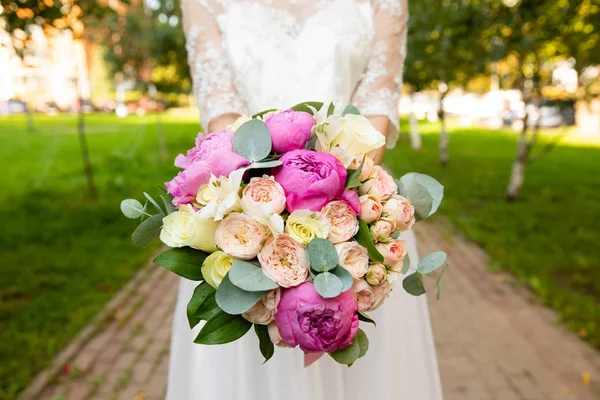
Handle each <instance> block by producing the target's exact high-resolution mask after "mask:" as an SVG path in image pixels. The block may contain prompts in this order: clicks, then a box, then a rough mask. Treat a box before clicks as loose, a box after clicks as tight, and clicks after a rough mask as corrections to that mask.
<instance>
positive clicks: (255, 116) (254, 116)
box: [252, 108, 277, 118]
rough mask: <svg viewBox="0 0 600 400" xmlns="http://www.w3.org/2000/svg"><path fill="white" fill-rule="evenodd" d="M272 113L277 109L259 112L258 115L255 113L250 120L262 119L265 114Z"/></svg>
mask: <svg viewBox="0 0 600 400" xmlns="http://www.w3.org/2000/svg"><path fill="white" fill-rule="evenodd" d="M274 111H277V109H276V108H270V109H268V110H265V111H261V112H259V113H256V114H254V115H253V116H252V118H262V117H263V116H265V114H268V113H270V112H274Z"/></svg>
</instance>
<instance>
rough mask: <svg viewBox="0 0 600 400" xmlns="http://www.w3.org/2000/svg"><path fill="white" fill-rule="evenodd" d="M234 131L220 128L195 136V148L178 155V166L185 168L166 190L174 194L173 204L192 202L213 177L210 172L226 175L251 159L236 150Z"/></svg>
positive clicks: (166, 184) (176, 160)
mask: <svg viewBox="0 0 600 400" xmlns="http://www.w3.org/2000/svg"><path fill="white" fill-rule="evenodd" d="M232 138H233V132H231V131H221V132H215V133H211V134H209V135H208V136H206V137H203V136H201V135H199V136H198V138H197V139H196V147H194V148H192V149H190V150H189V151H188V152H187V155H185V156H184V155H183V154H180V155H178V156H177V158H175V166H177V167H179V168H183V169H184V170H183V171H181V172H179V174H177V176H176V177H175V178H173V179H172V180H171V181H170V182H166V183H165V186H166V187H167V192H168V193H169V194H171V195H172V196H173V204H175V205H176V206H180V205H182V204H189V203H191V202H192V201H193V200H194V199H195V198H196V194H197V193H198V188H199V187H200V186H201V185H204V184H205V183H208V181H209V180H210V175H211V174H213V175H215V176H217V177H221V176H227V175H229V173H231V172H232V171H235V170H236V169H238V168H240V167H243V166H245V165H248V164H249V163H250V162H249V161H248V160H246V159H245V158H244V157H242V156H240V155H239V154H236V153H234V152H233V146H232V144H231V139H232Z"/></svg>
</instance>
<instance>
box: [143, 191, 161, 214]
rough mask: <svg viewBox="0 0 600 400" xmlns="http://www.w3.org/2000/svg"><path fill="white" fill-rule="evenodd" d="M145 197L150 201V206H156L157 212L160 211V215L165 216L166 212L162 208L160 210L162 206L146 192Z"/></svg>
mask: <svg viewBox="0 0 600 400" xmlns="http://www.w3.org/2000/svg"><path fill="white" fill-rule="evenodd" d="M144 196H145V197H146V198H147V199H148V201H149V202H150V204H152V205H153V206H154V208H155V209H156V211H158V213H159V214H161V215H165V212H164V211H163V209H162V208H160V206H159V205H158V203H157V202H156V201H155V200H154V199H153V198H152V196H150V195H149V194H148V193H146V192H144Z"/></svg>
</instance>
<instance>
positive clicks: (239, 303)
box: [215, 274, 267, 315]
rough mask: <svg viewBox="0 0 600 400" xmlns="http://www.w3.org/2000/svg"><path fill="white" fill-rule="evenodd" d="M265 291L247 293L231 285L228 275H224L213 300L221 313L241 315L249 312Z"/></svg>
mask: <svg viewBox="0 0 600 400" xmlns="http://www.w3.org/2000/svg"><path fill="white" fill-rule="evenodd" d="M265 294H267V291H266V290H265V291H252V292H251V291H247V290H242V289H240V288H239V287H237V286H235V285H234V284H233V283H231V280H230V279H229V274H227V275H225V277H224V278H223V280H222V281H221V284H220V285H219V288H218V289H217V295H216V297H215V299H216V300H217V304H218V305H219V307H221V309H222V310H223V311H225V312H226V313H228V314H232V315H239V314H243V313H245V312H246V311H248V310H250V309H251V308H252V307H253V306H254V305H255V304H256V303H257V302H258V300H260V299H261V298H262V297H263V296H264V295H265Z"/></svg>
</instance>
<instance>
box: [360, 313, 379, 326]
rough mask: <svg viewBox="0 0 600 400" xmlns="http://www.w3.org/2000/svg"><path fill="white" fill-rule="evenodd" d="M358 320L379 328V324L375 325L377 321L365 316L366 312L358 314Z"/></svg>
mask: <svg viewBox="0 0 600 400" xmlns="http://www.w3.org/2000/svg"><path fill="white" fill-rule="evenodd" d="M358 319H359V320H360V321H362V322H368V323H369V324H373V325H375V326H377V324H376V323H375V320H374V319H373V318H371V317H369V316H368V315H367V314H365V313H364V312H360V311H359V312H358Z"/></svg>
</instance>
